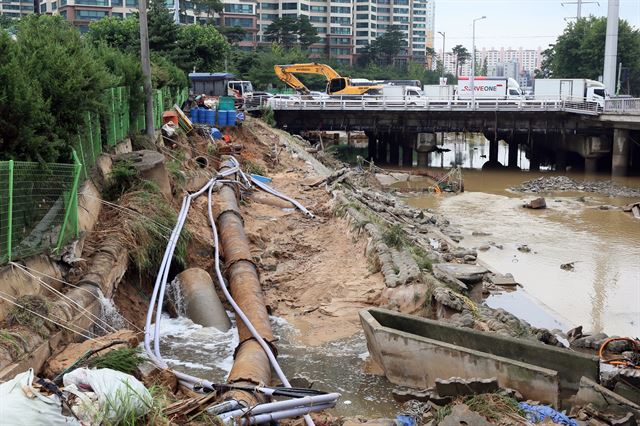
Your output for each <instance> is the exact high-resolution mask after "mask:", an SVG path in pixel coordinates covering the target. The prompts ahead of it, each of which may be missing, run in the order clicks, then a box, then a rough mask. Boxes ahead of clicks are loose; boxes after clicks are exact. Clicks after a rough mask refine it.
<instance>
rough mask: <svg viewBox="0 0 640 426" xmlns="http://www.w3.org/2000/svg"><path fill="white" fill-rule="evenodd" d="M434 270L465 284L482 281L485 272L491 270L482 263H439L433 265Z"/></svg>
mask: <svg viewBox="0 0 640 426" xmlns="http://www.w3.org/2000/svg"><path fill="white" fill-rule="evenodd" d="M433 270H434V271H438V272H440V273H443V274H445V275H450V276H452V277H454V278H456V279H458V280H460V281H462V282H463V283H465V284H474V283H478V282H480V281H482V279H483V278H484V274H486V273H487V272H489V270H487V269H486V268H484V267H482V266H480V265H464V264H457V263H437V264H435V265H433Z"/></svg>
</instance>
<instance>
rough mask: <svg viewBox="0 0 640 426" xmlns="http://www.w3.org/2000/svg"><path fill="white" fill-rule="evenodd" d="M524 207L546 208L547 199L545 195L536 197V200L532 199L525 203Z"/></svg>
mask: <svg viewBox="0 0 640 426" xmlns="http://www.w3.org/2000/svg"><path fill="white" fill-rule="evenodd" d="M524 207H526V208H528V209H536V210H537V209H546V208H547V201H546V200H545V199H544V197H540V198H536V199H534V200H531V201H530V202H528V203H526V204H525V205H524Z"/></svg>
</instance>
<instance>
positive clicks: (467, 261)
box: [463, 254, 477, 263]
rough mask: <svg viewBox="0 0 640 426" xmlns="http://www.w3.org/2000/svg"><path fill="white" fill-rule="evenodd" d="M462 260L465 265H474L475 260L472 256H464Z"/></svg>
mask: <svg viewBox="0 0 640 426" xmlns="http://www.w3.org/2000/svg"><path fill="white" fill-rule="evenodd" d="M463 260H464V262H465V263H475V262H476V260H477V258H476V257H475V256H473V255H470V254H467V255H465V256H464V258H463Z"/></svg>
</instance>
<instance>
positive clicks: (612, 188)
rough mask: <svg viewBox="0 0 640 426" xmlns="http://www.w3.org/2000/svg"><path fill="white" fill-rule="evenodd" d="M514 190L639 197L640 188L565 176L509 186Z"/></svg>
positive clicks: (538, 179) (541, 178) (540, 178)
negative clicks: (578, 179) (579, 179)
mask: <svg viewBox="0 0 640 426" xmlns="http://www.w3.org/2000/svg"><path fill="white" fill-rule="evenodd" d="M511 190H512V191H516V192H532V193H539V192H561V191H572V192H594V193H598V194H603V195H608V196H610V197H640V188H627V187H624V186H618V185H616V184H614V183H613V182H610V181H576V180H574V179H571V178H569V177H567V176H549V177H539V178H537V179H532V180H529V181H526V182H524V183H522V184H521V185H520V186H517V187H514V188H511Z"/></svg>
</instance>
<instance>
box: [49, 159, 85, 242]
mask: <svg viewBox="0 0 640 426" xmlns="http://www.w3.org/2000/svg"><path fill="white" fill-rule="evenodd" d="M72 154H73V161H74V176H73V186H72V187H71V192H70V193H69V202H68V203H67V208H66V211H65V212H64V221H63V222H62V227H61V228H60V235H58V244H57V245H56V249H55V252H56V253H59V252H60V249H61V248H62V245H63V244H64V242H65V241H64V234H65V232H66V230H67V224H68V223H69V215H70V214H71V211H72V210H74V209H75V212H74V213H73V215H74V222H75V234H76V236H78V184H79V182H80V169H81V167H82V164H81V163H80V161H79V160H78V156H77V155H76V151H75V150H74V151H73V153H72Z"/></svg>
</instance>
